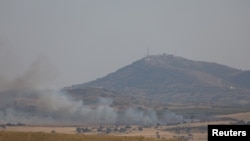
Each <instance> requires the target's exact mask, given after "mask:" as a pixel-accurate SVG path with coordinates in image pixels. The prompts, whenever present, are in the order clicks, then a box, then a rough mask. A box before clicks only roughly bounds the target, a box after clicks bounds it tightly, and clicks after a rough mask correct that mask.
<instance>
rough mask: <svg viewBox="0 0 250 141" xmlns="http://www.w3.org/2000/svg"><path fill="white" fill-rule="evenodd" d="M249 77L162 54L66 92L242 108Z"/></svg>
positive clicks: (248, 93)
mask: <svg viewBox="0 0 250 141" xmlns="http://www.w3.org/2000/svg"><path fill="white" fill-rule="evenodd" d="M249 76H250V74H249V72H247V71H242V70H239V69H235V68H232V67H228V66H225V65H221V64H217V63H211V62H202V61H192V60H188V59H185V58H182V57H176V56H173V55H165V54H164V55H153V56H148V57H145V58H142V59H140V60H138V61H135V62H134V63H132V64H130V65H127V66H125V67H123V68H121V69H119V70H117V71H116V72H113V73H111V74H108V75H107V76H105V77H103V78H99V79H97V80H94V81H91V82H88V83H84V84H79V85H74V86H71V87H68V88H67V89H68V90H70V91H72V90H74V91H77V90H80V89H86V88H90V87H92V88H103V89H107V90H111V91H114V92H117V93H118V94H123V95H126V96H132V97H141V98H144V99H148V100H156V101H160V102H164V103H203V104H206V103H208V104H211V103H216V104H222V105H223V104H242V100H244V101H245V100H246V99H247V100H249V99H250V90H249V89H248V87H247V86H248V85H249V80H250V79H248V77H249ZM241 80H242V81H241ZM247 103H248V102H247Z"/></svg>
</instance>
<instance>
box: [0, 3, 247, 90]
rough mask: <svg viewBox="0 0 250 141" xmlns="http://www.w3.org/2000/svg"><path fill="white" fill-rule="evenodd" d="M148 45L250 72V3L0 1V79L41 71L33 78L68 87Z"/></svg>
mask: <svg viewBox="0 0 250 141" xmlns="http://www.w3.org/2000/svg"><path fill="white" fill-rule="evenodd" d="M147 48H149V53H150V54H163V53H167V54H174V55H176V56H182V57H185V58H188V59H193V60H202V61H210V62H217V63H221V64H225V65H228V66H231V67H235V68H239V69H244V70H250V63H249V60H250V1H249V0H0V60H1V61H0V65H1V70H0V71H1V73H0V79H2V80H6V81H11V79H16V78H20V77H21V76H22V75H25V77H27V76H30V75H27V72H35V71H38V72H39V71H42V72H39V73H42V75H41V77H40V78H37V79H41V78H42V79H47V78H48V80H47V81H48V82H50V85H51V86H53V87H63V86H70V85H72V84H79V83H83V82H87V81H90V80H95V79H96V78H100V77H103V76H105V75H106V74H108V73H111V72H114V71H116V70H117V69H119V68H121V67H123V66H125V65H128V64H130V63H132V62H134V61H136V60H138V59H141V58H142V57H144V55H145V54H146V52H147ZM37 65H38V66H39V67H37ZM34 66H35V67H37V68H36V69H34V68H32V67H34ZM45 68H46V69H45ZM41 69H42V70H41ZM44 70H45V71H44ZM31 77H32V78H33V79H36V73H33V75H31ZM43 81H44V80H43ZM30 83H33V81H30Z"/></svg>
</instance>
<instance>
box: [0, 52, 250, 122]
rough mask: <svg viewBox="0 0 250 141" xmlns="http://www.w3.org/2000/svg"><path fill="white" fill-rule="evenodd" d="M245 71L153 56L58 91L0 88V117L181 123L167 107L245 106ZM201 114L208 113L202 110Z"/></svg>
mask: <svg viewBox="0 0 250 141" xmlns="http://www.w3.org/2000/svg"><path fill="white" fill-rule="evenodd" d="M249 76H250V73H249V71H242V70H240V69H236V68H232V67H228V66H225V65H221V64H217V63H212V62H203V61H192V60H188V59H185V58H182V57H177V56H173V55H166V54H163V55H152V56H147V57H144V58H142V59H140V60H137V61H135V62H133V63H132V64H130V65H127V66H125V67H123V68H121V69H119V70H117V71H115V72H113V73H110V74H108V75H107V76H104V77H103V78H99V79H96V80H94V81H91V82H88V83H83V84H79V85H73V86H69V87H65V88H62V89H61V90H59V91H51V90H41V89H37V88H36V87H35V88H32V87H27V88H23V87H21V88H20V87H17V88H16V89H15V88H13V87H10V88H13V89H11V90H5V91H2V92H0V95H1V99H0V102H1V103H0V109H1V111H0V117H1V118H0V122H18V121H19V122H25V123H30V124H42V123H47V124H56V123H57V124H60V123H64V124H79V123H80V124H156V123H161V124H170V123H171V124H172V123H182V122H187V121H190V119H189V115H188V116H187V111H185V113H183V112H182V113H178V114H176V113H175V112H173V111H171V109H170V110H169V109H168V108H169V107H171V106H172V105H182V106H184V107H185V106H190V105H191V106H194V109H197V108H199V107H200V106H207V107H220V109H221V107H225V106H226V107H234V108H235V109H236V110H241V109H240V108H239V107H244V109H243V110H249V107H250V106H249V105H250V89H249V86H250V85H249V82H250V77H249ZM22 80H23V81H25V79H22ZM28 80H29V79H28ZM237 108H238V109H237ZM191 114H193V113H191ZM199 114H201V113H199ZM204 114H209V113H206V112H204V111H203V112H202V115H204ZM202 117H204V116H202ZM205 117H207V116H205ZM196 118H201V117H200V116H199V117H196Z"/></svg>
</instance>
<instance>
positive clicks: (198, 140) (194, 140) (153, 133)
mask: <svg viewBox="0 0 250 141" xmlns="http://www.w3.org/2000/svg"><path fill="white" fill-rule="evenodd" d="M229 122H230V121H220V122H218V121H217V122H196V123H188V124H180V125H172V126H152V127H142V130H138V129H139V127H140V126H135V125H134V126H131V127H129V129H126V130H123V131H120V130H121V129H125V128H126V127H125V126H117V127H115V126H109V125H106V126H103V130H102V131H100V130H99V131H98V128H100V127H98V126H90V125H88V126H78V128H79V127H81V128H88V129H90V131H87V132H81V133H78V132H77V130H76V129H77V127H76V126H8V127H5V128H4V129H1V128H0V129H1V130H0V131H1V132H0V133H1V137H2V138H3V136H5V134H7V133H8V135H9V134H10V133H15V134H16V133H17V132H21V133H27V134H28V133H29V134H33V133H34V134H37V133H47V134H52V133H56V134H68V135H77V137H78V136H79V135H94V136H95V135H98V136H99V135H101V136H103V135H109V136H116V137H124V136H126V137H132V138H133V137H138V136H141V137H145V138H150V139H152V140H154V139H166V140H168V139H179V140H181V139H182V140H189V141H206V140H207V132H206V127H207V125H208V124H227V123H229ZM200 127H202V130H200ZM114 128H117V129H118V130H119V131H117V132H116V131H114ZM107 129H110V132H108V133H107V131H106V130H107ZM187 129H188V130H189V131H186V130H187ZM3 133H4V135H2V134H3ZM47 134H44V136H45V135H46V136H47ZM23 136H24V135H23ZM26 136H28V135H26ZM48 137H50V136H48ZM119 139H120V138H119ZM46 140H47V139H46ZM135 140H137V139H135ZM0 141H3V140H0ZM131 141H132V140H131Z"/></svg>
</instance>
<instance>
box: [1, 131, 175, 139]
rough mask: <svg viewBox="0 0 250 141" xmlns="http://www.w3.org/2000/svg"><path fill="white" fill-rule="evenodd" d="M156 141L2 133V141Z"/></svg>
mask: <svg viewBox="0 0 250 141" xmlns="http://www.w3.org/2000/svg"><path fill="white" fill-rule="evenodd" d="M69 140H70V141H154V140H156V139H153V138H145V137H142V136H139V137H135V136H134V137H126V136H112V135H83V134H62V133H53V134H52V133H42V132H0V141H69ZM158 140H159V141H177V140H176V139H175V140H174V139H158Z"/></svg>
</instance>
